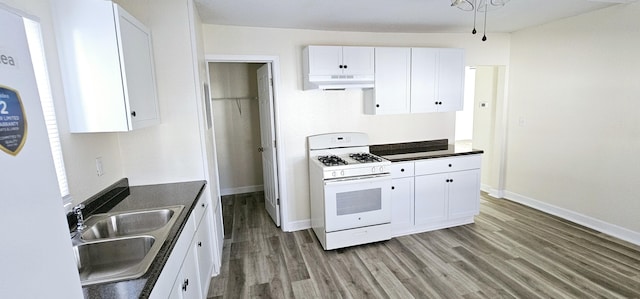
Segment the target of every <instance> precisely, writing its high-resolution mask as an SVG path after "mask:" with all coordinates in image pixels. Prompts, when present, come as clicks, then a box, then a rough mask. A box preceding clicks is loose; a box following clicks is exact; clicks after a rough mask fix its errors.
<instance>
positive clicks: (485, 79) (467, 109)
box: [456, 65, 506, 198]
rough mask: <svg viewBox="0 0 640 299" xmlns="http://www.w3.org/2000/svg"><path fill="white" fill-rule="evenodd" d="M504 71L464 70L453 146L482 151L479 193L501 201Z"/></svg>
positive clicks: (492, 67)
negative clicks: (482, 192) (485, 193)
mask: <svg viewBox="0 0 640 299" xmlns="http://www.w3.org/2000/svg"><path fill="white" fill-rule="evenodd" d="M505 80H506V67H505V66H498V65H489V66H474V67H467V68H466V72H465V96H464V110H463V111H458V112H456V144H457V145H458V144H460V145H464V146H469V147H473V148H475V149H481V150H483V151H484V155H483V156H482V174H481V183H482V190H483V191H485V192H487V193H489V195H491V196H493V197H496V198H502V197H503V194H502V193H503V191H502V190H504V173H505V168H506V166H505V164H506V122H505V121H506V97H505V94H506V92H505V90H506V81H505Z"/></svg>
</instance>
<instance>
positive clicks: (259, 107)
mask: <svg viewBox="0 0 640 299" xmlns="http://www.w3.org/2000/svg"><path fill="white" fill-rule="evenodd" d="M206 60H207V69H208V75H209V84H210V89H211V92H210V93H211V96H210V97H211V99H210V100H211V108H212V109H211V110H212V116H213V126H214V140H215V147H216V153H217V161H218V162H217V167H218V173H219V176H218V177H219V182H218V185H219V187H220V195H221V196H223V197H224V196H232V195H234V194H248V193H252V192H260V193H261V194H264V199H265V208H266V210H267V212H268V214H269V215H270V216H271V218H272V219H273V222H274V223H275V224H276V226H281V227H282V229H283V230H285V231H286V229H287V227H286V214H285V213H284V210H286V209H285V208H286V203H285V202H286V200H285V198H286V192H283V191H284V190H283V189H284V188H281V185H282V182H283V179H282V177H283V174H281V173H282V172H281V171H279V169H284V166H283V161H282V160H283V159H278V157H283V155H282V148H280V147H278V148H276V144H277V143H276V137H278V136H279V134H278V133H279V130H278V128H279V126H278V122H277V120H278V118H277V109H276V108H277V106H276V94H277V93H276V86H277V82H278V79H277V71H278V61H277V58H273V57H259V58H256V57H240V56H207V57H206ZM265 82H266V83H265ZM265 132H266V133H265ZM280 190H282V191H280ZM262 191H264V193H262ZM281 202H282V204H280V203H281ZM248 216H249V217H250V215H248ZM223 218H224V217H223Z"/></svg>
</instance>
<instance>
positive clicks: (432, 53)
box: [411, 48, 438, 113]
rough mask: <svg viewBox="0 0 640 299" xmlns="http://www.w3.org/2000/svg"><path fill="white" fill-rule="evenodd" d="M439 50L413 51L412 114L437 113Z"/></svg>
mask: <svg viewBox="0 0 640 299" xmlns="http://www.w3.org/2000/svg"><path fill="white" fill-rule="evenodd" d="M437 68H438V49H435V48H412V49H411V112H413V113H420V112H436V111H438V104H437V101H436V96H437V94H436V82H437V78H436V75H437V71H436V70H437Z"/></svg>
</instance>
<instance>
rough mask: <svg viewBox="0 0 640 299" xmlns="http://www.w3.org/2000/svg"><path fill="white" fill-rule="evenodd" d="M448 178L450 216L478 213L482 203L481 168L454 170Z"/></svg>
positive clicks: (456, 216)
mask: <svg viewBox="0 0 640 299" xmlns="http://www.w3.org/2000/svg"><path fill="white" fill-rule="evenodd" d="M448 178H449V180H450V181H449V183H448V191H449V192H448V197H449V208H448V209H449V211H448V215H449V218H450V219H452V218H460V217H468V216H473V215H477V214H478V212H479V204H480V170H479V169H475V170H467V171H458V172H452V173H450V174H449V176H448Z"/></svg>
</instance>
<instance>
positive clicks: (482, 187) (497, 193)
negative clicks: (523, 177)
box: [480, 184, 504, 198]
mask: <svg viewBox="0 0 640 299" xmlns="http://www.w3.org/2000/svg"><path fill="white" fill-rule="evenodd" d="M480 190H481V191H484V192H487V194H489V196H491V197H493V198H504V190H498V189H493V188H491V186H489V185H485V184H481V185H480Z"/></svg>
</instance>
